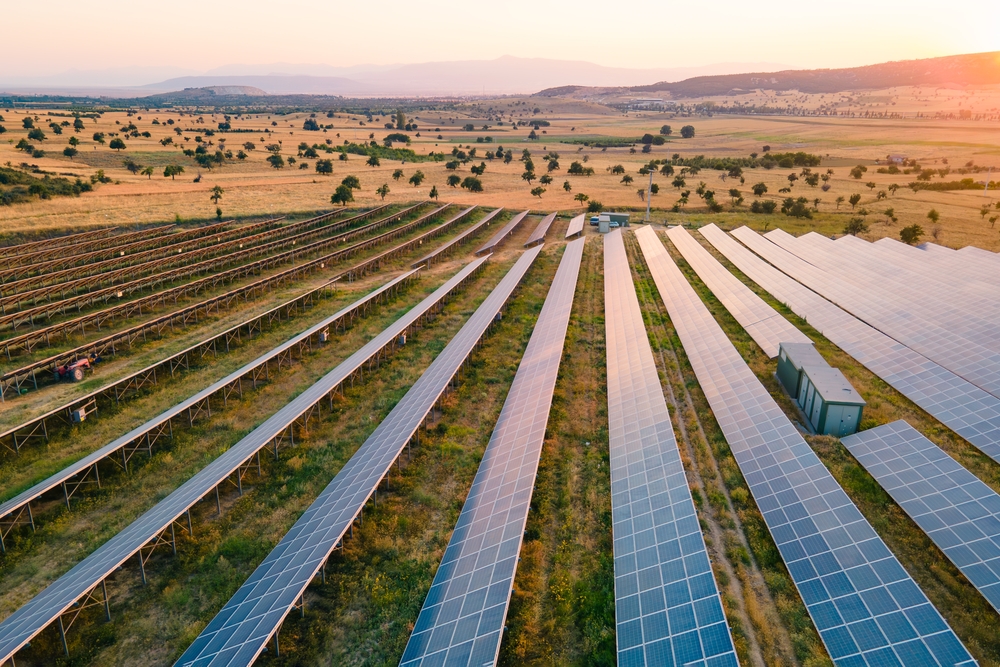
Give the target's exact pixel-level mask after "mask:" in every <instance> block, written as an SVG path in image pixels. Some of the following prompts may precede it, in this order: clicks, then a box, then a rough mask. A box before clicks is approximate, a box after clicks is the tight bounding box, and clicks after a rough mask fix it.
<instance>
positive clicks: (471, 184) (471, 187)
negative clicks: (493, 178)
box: [462, 176, 483, 192]
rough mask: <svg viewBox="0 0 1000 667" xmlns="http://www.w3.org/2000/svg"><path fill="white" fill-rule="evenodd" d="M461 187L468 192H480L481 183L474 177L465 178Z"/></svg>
mask: <svg viewBox="0 0 1000 667" xmlns="http://www.w3.org/2000/svg"><path fill="white" fill-rule="evenodd" d="M462 187H463V188H465V189H466V190H468V191H469V192H482V191H483V182H482V181H480V180H479V179H478V178H476V177H475V176H466V177H465V179H464V180H463V181H462Z"/></svg>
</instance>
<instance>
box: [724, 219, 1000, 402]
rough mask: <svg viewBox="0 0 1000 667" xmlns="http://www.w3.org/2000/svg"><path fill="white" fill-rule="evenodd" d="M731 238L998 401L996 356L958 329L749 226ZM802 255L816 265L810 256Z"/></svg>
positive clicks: (999, 355) (998, 359)
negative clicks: (855, 282)
mask: <svg viewBox="0 0 1000 667" xmlns="http://www.w3.org/2000/svg"><path fill="white" fill-rule="evenodd" d="M733 235H734V236H735V237H736V238H738V239H739V240H740V241H742V242H743V243H744V244H746V245H747V246H748V247H750V249H751V250H753V251H754V252H755V253H757V254H758V255H760V256H761V257H763V258H764V259H766V260H767V261H769V262H770V263H771V264H773V265H774V266H776V267H777V268H778V269H781V270H782V271H783V272H784V273H786V274H788V275H790V276H791V277H792V278H795V279H796V280H797V281H799V282H800V283H802V284H803V285H805V286H806V287H808V288H810V289H812V290H813V291H815V292H817V293H818V294H820V295H821V296H824V297H826V298H827V299H829V300H830V301H832V302H834V303H836V304H837V305H839V306H840V307H841V308H843V309H844V310H846V311H848V312H849V313H852V314H853V315H855V316H856V317H858V318H859V319H861V320H864V321H865V322H867V323H868V324H870V325H871V326H873V327H875V328H876V329H878V330H879V331H882V332H883V333H885V334H886V335H888V336H891V337H892V338H894V339H895V340H897V341H899V342H900V343H902V344H904V345H906V346H907V347H909V348H910V349H912V350H913V351H915V352H918V353H920V354H922V355H923V356H925V357H927V358H928V359H931V360H932V361H935V362H937V363H938V364H940V365H941V366H944V367H945V368H947V369H948V370H950V371H952V372H953V373H955V374H956V375H958V376H960V377H962V378H965V379H966V380H968V381H969V382H971V383H973V384H974V385H976V386H977V387H980V388H982V389H984V390H986V391H988V392H989V393H991V394H993V395H994V396H997V397H1000V352H993V351H992V350H990V349H989V348H987V347H985V346H983V345H981V344H979V343H977V342H976V341H973V340H971V339H969V338H968V337H965V336H962V335H961V334H959V333H958V328H959V326H960V325H956V326H947V325H944V324H938V323H937V322H935V321H933V320H931V319H930V318H928V317H925V316H922V315H921V311H919V310H916V309H914V308H912V307H911V308H907V306H905V305H903V304H902V303H899V302H897V300H894V299H893V298H892V296H891V295H887V294H885V293H883V292H882V291H881V290H880V289H879V284H881V283H879V284H871V283H869V284H868V288H867V289H858V287H857V286H854V285H852V284H851V283H849V282H847V280H846V279H845V278H844V276H846V275H849V274H850V273H851V272H850V271H843V270H840V271H837V272H830V271H827V270H824V269H823V268H821V267H820V266H817V265H815V264H811V263H809V262H808V261H806V260H804V259H802V258H800V257H798V256H796V255H794V254H792V253H790V252H788V251H787V250H784V249H783V248H781V247H780V246H778V245H775V244H774V243H772V242H771V241H770V240H768V239H765V238H762V237H761V236H759V235H758V234H757V233H756V232H754V231H752V230H751V229H749V228H748V227H741V228H739V229H737V230H736V231H735V232H733ZM802 252H803V253H804V254H807V255H808V256H809V257H811V258H813V259H815V260H816V261H817V262H820V259H819V258H817V257H816V256H815V253H812V252H808V251H806V250H802ZM821 256H822V255H820V257H821ZM956 324H957V323H956Z"/></svg>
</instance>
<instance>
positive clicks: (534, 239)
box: [524, 213, 556, 248]
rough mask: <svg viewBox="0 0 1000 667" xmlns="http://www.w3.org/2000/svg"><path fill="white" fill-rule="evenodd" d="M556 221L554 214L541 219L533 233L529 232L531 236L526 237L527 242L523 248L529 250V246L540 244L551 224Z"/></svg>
mask: <svg viewBox="0 0 1000 667" xmlns="http://www.w3.org/2000/svg"><path fill="white" fill-rule="evenodd" d="M555 219H556V214H555V213H549V214H548V215H547V216H545V217H544V218H542V221H541V222H539V223H538V226H537V227H535V229H534V231H532V232H531V236H529V237H528V241H527V242H526V243H525V244H524V247H525V248H530V247H531V246H533V245H535V244H538V243H541V242H542V241H544V240H545V235H546V234H548V232H549V227H551V226H552V222H553V221H554V220H555Z"/></svg>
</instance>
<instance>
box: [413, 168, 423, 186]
mask: <svg viewBox="0 0 1000 667" xmlns="http://www.w3.org/2000/svg"><path fill="white" fill-rule="evenodd" d="M424 178H425V176H424V172H422V171H420V170H419V169H418V170H417V171H415V172H413V176H410V185H412V186H413V187H417V186H419V185H420V184H421V183H423V182H424Z"/></svg>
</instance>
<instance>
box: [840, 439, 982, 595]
mask: <svg viewBox="0 0 1000 667" xmlns="http://www.w3.org/2000/svg"><path fill="white" fill-rule="evenodd" d="M841 442H843V443H844V446H845V447H847V449H848V450H850V452H851V454H853V455H854V458H856V459H857V460H858V462H859V463H861V465H862V466H864V468H865V470H867V471H868V473H869V474H870V475H871V476H872V477H874V478H875V481H877V482H878V483H879V484H880V485H881V486H882V488H883V489H885V490H886V491H887V492H888V493H889V495H890V496H892V499H893V500H895V501H896V502H897V503H899V506H900V507H902V508H903V511H904V512H906V513H907V514H908V515H909V517H910V518H911V519H913V521H914V522H915V523H916V524H917V525H918V526H920V528H921V530H923V531H924V532H925V533H927V536H928V537H930V538H931V540H933V541H934V544H936V545H937V546H938V548H939V549H941V551H943V552H944V555H945V556H947V557H948V559H949V560H950V561H951V562H952V563H954V564H955V567H957V568H958V569H959V570H961V571H962V574H964V575H965V576H966V578H967V579H968V580H969V581H970V582H971V583H972V585H973V586H975V587H976V588H977V589H978V590H979V592H980V593H982V594H983V597H985V598H986V599H987V601H989V603H990V604H991V605H993V608H994V609H996V610H997V611H1000V494H997V492H996V491H994V490H993V489H991V488H990V487H988V486H987V485H986V484H984V483H983V482H982V481H980V480H979V479H978V478H977V477H976V476H975V475H973V474H972V473H971V472H969V471H968V470H966V469H965V468H963V467H962V465H961V464H959V463H958V461H956V460H955V459H953V458H951V457H950V456H948V455H947V454H946V453H945V452H944V451H943V450H942V449H941V448H940V447H938V446H937V445H935V444H934V443H933V442H931V441H930V440H928V439H927V438H925V437H924V436H923V435H922V434H921V433H920V432H919V431H917V430H916V429H915V428H913V427H912V426H910V425H909V424H907V423H906V422H905V421H903V420H899V421H895V422H892V423H891V424H885V425H883V426H879V427H877V428H872V429H868V430H867V431H861V432H860V433H855V434H854V435H851V436H848V437H846V438H841Z"/></svg>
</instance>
